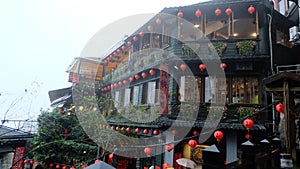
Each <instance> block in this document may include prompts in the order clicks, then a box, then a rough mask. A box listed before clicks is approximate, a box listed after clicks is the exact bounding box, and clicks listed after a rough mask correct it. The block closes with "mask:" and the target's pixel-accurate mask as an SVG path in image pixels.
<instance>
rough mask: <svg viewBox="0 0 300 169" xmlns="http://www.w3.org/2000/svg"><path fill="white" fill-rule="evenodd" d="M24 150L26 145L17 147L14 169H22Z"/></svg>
mask: <svg viewBox="0 0 300 169" xmlns="http://www.w3.org/2000/svg"><path fill="white" fill-rule="evenodd" d="M24 152H25V147H17V148H16V151H15V154H14V159H13V166H12V169H22V164H23V160H22V158H23V156H24Z"/></svg>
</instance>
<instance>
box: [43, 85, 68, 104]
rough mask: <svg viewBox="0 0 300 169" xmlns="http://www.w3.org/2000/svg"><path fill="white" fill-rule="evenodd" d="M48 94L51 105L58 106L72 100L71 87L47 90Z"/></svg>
mask: <svg viewBox="0 0 300 169" xmlns="http://www.w3.org/2000/svg"><path fill="white" fill-rule="evenodd" d="M48 94H49V98H50V102H51V106H52V107H60V105H64V104H66V103H72V102H73V99H72V87H68V88H63V89H58V90H52V91H49V92H48Z"/></svg>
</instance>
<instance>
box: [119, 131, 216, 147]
mask: <svg viewBox="0 0 300 169" xmlns="http://www.w3.org/2000/svg"><path fill="white" fill-rule="evenodd" d="M211 131H215V130H209V131H206V132H205V133H202V134H209V133H210V132H211ZM199 136H200V134H197V135H194V136H190V137H185V138H184V139H181V140H175V141H173V142H167V143H161V144H150V145H147V146H124V147H125V148H145V147H156V146H157V147H158V146H166V145H168V144H175V143H180V142H181V141H186V140H190V139H193V138H197V137H199Z"/></svg>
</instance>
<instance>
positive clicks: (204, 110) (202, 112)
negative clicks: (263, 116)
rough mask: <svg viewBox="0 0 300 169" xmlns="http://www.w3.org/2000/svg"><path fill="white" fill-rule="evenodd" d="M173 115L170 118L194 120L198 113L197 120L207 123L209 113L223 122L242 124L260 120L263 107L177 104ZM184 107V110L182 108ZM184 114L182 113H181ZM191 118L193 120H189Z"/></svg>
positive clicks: (253, 105)
mask: <svg viewBox="0 0 300 169" xmlns="http://www.w3.org/2000/svg"><path fill="white" fill-rule="evenodd" d="M170 106H171V114H170V115H169V118H171V119H172V118H174V119H175V118H176V119H182V120H194V119H192V118H193V116H194V115H193V113H191V112H194V113H197V119H198V120H203V121H205V120H206V119H207V115H208V113H212V114H213V115H216V116H219V115H221V116H222V118H221V121H223V122H241V121H243V120H244V119H245V118H247V117H252V118H255V119H257V120H258V119H259V116H258V113H256V112H258V111H261V110H262V108H263V106H262V105H260V104H226V105H225V106H212V105H211V104H210V103H189V102H185V103H177V104H176V103H175V104H171V105H170ZM182 107H184V108H182ZM179 111H186V112H183V114H184V116H182V117H180V116H178V114H179ZM181 114H182V113H181ZM189 118H191V119H189Z"/></svg>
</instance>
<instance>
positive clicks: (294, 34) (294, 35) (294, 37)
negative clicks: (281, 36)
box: [289, 26, 299, 42]
mask: <svg viewBox="0 0 300 169" xmlns="http://www.w3.org/2000/svg"><path fill="white" fill-rule="evenodd" d="M289 32H290V42H296V41H298V40H299V28H298V26H293V27H291V28H290V29H289Z"/></svg>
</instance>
